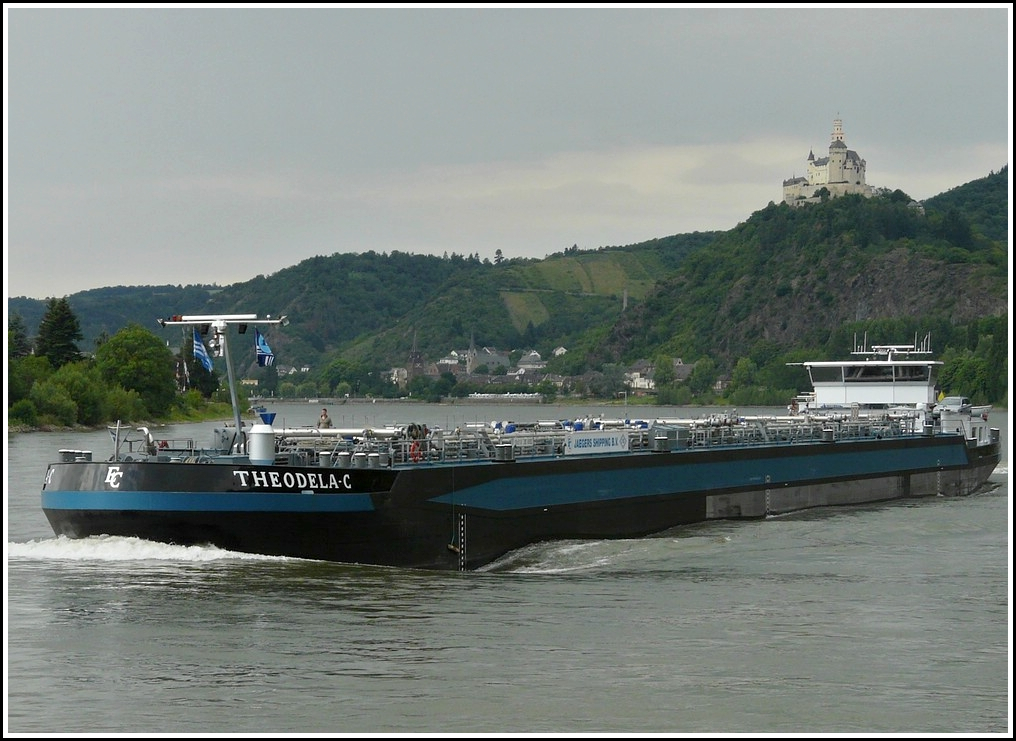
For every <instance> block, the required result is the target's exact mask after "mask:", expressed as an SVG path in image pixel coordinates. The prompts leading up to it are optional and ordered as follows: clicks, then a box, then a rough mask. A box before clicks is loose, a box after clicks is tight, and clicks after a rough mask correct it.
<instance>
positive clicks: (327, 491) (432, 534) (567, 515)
mask: <svg viewBox="0 0 1016 741" xmlns="http://www.w3.org/2000/svg"><path fill="white" fill-rule="evenodd" d="M998 461H999V444H998V441H997V439H995V440H994V441H993V442H991V443H990V444H983V445H973V444H971V441H969V440H966V439H964V438H963V437H961V436H958V435H936V436H920V435H915V436H911V437H900V438H897V439H891V440H890V439H874V438H873V439H866V440H852V441H836V442H832V441H829V442H808V443H795V444H784V443H772V444H766V445H755V446H744V447H738V446H731V447H718V448H707V449H683V450H666V451H660V452H655V451H640V452H626V453H616V454H604V455H588V456H565V455H547V456H542V457H533V458H527V459H519V460H514V459H511V460H504V461H499V460H484V461H473V462H444V463H434V464H431V463H427V462H424V463H421V464H419V465H412V466H410V465H406V466H391V467H384V468H362V469H339V468H322V467H315V466H302V467H300V466H273V465H269V466H255V465H250V463H249V461H248V462H243V461H240V460H238V461H237V462H235V463H234V462H228V463H198V462H192V463H191V462H174V463H155V462H131V461H109V462H91V461H70V462H61V463H54V464H51V465H50V467H49V470H48V472H47V476H46V482H45V486H44V488H43V493H42V505H43V510H44V512H45V514H46V517H47V518H48V519H49V522H50V524H51V525H52V527H53V530H54V532H55V533H56V534H58V535H66V536H69V537H74V538H81V537H88V536H92V535H100V534H105V535H121V536H135V537H139V538H143V539H147V540H154V541H160V542H167V543H175V544H180V545H194V544H209V545H215V546H218V547H220V548H224V549H228V550H234V551H240V552H250V553H258V554H265V555H276V556H290V557H298V558H308V559H318V560H327V561H339V562H346V563H359V564H375V565H385V566H400V567H417V568H427V569H441V570H450V569H454V570H467V569H475V568H479V567H481V566H484V565H487V564H489V563H491V562H492V561H494V560H496V559H498V558H499V557H501V556H503V555H505V554H506V553H508V552H510V551H512V550H514V549H517V548H519V547H522V546H525V545H527V544H530V543H535V542H540V541H547V540H557V539H585V538H633V537H643V536H647V535H653V534H657V533H660V532H663V531H665V530H668V529H670V528H673V527H675V526H679V525H686V524H691V523H698V522H704V521H708V520H715V519H736V518H763V517H766V516H768V515H774V514H783V513H787V512H794V511H799V510H805V509H810V508H815V507H834V506H845V505H855V504H865V503H872V502H883V501H889V500H894V499H903V498H916V497H929V496H962V495H967V494H970V493H972V492H974V491H976V490H977V489H978V488H979V487H981V486H982V485H983V484H984V483H985V482H986V481H987V479H988V477H989V476H990V475H991V473H992V471H993V470H994V468H995V466H996V465H997V463H998Z"/></svg>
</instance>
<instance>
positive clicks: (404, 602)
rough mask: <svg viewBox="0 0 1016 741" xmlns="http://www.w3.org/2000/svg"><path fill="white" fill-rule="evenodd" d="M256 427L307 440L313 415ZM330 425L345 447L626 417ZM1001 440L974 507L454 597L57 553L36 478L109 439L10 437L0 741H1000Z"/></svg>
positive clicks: (587, 567)
mask: <svg viewBox="0 0 1016 741" xmlns="http://www.w3.org/2000/svg"><path fill="white" fill-rule="evenodd" d="M273 410H275V411H277V412H278V414H279V416H278V418H277V420H276V424H277V425H282V424H287V425H296V424H304V423H312V422H313V421H314V420H316V418H317V414H318V413H319V412H320V405H297V404H278V405H275V406H274V407H273ZM329 411H330V413H331V416H332V419H333V420H334V421H335V424H336V426H345V425H347V424H348V425H350V426H355V425H359V424H363V426H371V425H380V424H383V423H387V422H392V421H395V420H401V421H408V420H410V419H416V420H417V421H421V422H424V421H426V422H428V423H429V424H430V426H432V427H433V426H434V425H435V424H437V425H443V426H446V427H451V426H453V425H454V424H459V423H463V422H471V421H489V420H491V419H531V418H542V419H552V418H566V417H568V418H574V417H576V416H582V415H583V414H584V413H585V412H587V411H588V412H589V413H591V414H598V413H601V412H604V413H606V414H607V415H609V416H631V417H634V416H636V410H635V409H634V408H632V409H630V410H629V414H628V415H625V414H624V411H623V410H619V409H616V408H615V409H608V410H603V409H589V410H585V409H583V410H578V409H576V408H573V407H549V406H536V407H521V406H510V407H508V406H505V405H500V406H494V407H478V406H471V405H448V406H443V405H442V406H434V405H426V406H418V405H412V406H408V407H407V406H406V405H396V404H377V405H347V406H331V407H329ZM637 413H638V414H639V415H640V416H645V417H652V416H656V415H657V414H659V415H660V416H679V415H680V414H682V413H683V414H684V415H685V416H687V415H692V416H697V415H698V414H702V413H704V412H703V411H702V410H693V409H686V410H680V411H678V410H674V409H673V408H668V409H657V408H653V409H650V410H644V409H641V408H640V409H639V410H638V412H637ZM991 424H992V426H996V427H999V428H1000V429H1001V430H1002V435H1003V444H1004V452H1003V458H1004V460H1003V462H1002V464H1001V465H1000V466H999V467H998V469H996V471H995V474H994V475H993V476H992V479H991V485H990V486H988V487H986V488H985V489H984V490H983V491H982V492H980V493H978V494H976V495H974V496H971V497H965V498H962V499H933V500H921V501H914V502H904V503H895V504H890V505H885V506H877V507H875V506H873V507H858V508H848V509H836V510H826V511H822V512H818V513H816V512H812V513H807V514H803V515H794V516H788V517H780V518H774V519H769V520H765V521H749V522H732V523H710V524H706V525H696V526H691V527H685V528H680V529H677V530H674V531H672V532H670V533H668V534H666V535H665V536H662V537H658V538H651V539H643V540H620V541H592V542H562V543H555V544H546V545H540V546H535V547H531V548H527V549H524V550H522V551H519V552H516V553H513V554H511V555H510V556H508V557H507V558H505V559H503V560H501V561H500V562H498V563H496V564H494V565H492V566H491V567H489V568H487V569H485V570H484V571H481V572H474V573H466V574H458V573H435V572H421V571H412V570H402V569H388V568H373V567H360V566H346V565H341V564H329V563H320V562H308V561H300V560H293V559H276V558H263V557H254V556H245V555H240V554H236V553H229V552H223V551H218V550H214V549H209V548H180V547H172V546H165V545H159V544H155V543H148V542H143V541H135V540H131V539H125V538H95V539H88V540H83V541H70V540H66V539H58V538H54V537H53V535H52V531H51V530H50V528H49V525H48V523H47V522H46V519H45V517H44V516H43V514H42V512H41V509H40V507H39V491H40V487H41V482H42V478H43V475H44V473H45V469H46V464H47V463H48V462H49V461H50V460H52V459H54V458H55V457H56V451H57V450H58V449H60V448H76V449H90V450H93V451H94V452H95V455H96V456H97V457H104V456H106V455H108V453H109V450H110V443H109V437H108V435H107V434H106V433H105V432H104V431H103V432H96V433H30V434H21V435H19V434H8V439H7V443H8V451H7V466H8V468H7V470H8V474H7V482H8V488H7V510H6V519H5V524H6V526H7V541H6V543H7V546H6V570H7V573H6V577H7V578H6V585H7V593H6V607H7V609H6V611H5V619H6V628H7V632H6V638H7V646H6V649H7V650H6V653H5V657H6V663H7V667H6V668H7V675H6V690H7V702H6V705H5V707H6V721H5V722H6V725H5V729H4V730H5V733H6V732H7V731H9V732H11V733H13V734H53V733H96V734H105V733H274V732H303V733H310V732H322V733H325V732H335V733H369V732H376V733H405V732H419V733H567V732H576V733H593V732H605V733H607V732H616V733H625V732H641V733H652V732H660V733H667V732H685V733H838V732H843V733H919V734H930V733H973V734H978V735H982V734H1005V735H1009V736H1011V730H1012V723H1011V721H1012V716H1011V701H1010V698H1011V695H1010V690H1011V659H1010V624H1011V623H1010V615H1011V608H1010V565H1011V553H1010V529H1011V524H1010V523H1011V506H1010V497H1009V473H1008V450H1009V442H1008V439H1009V422H1008V415H1007V414H1006V413H1004V412H1002V413H998V412H993V413H992V418H991ZM214 426H216V425H215V424H214V423H206V424H200V425H182V426H179V427H178V428H176V429H177V430H178V431H180V432H181V433H186V434H187V435H189V436H193V437H196V438H198V439H201V437H202V435H204V434H206V433H207V432H208V431H210V430H211V428H212V427H214Z"/></svg>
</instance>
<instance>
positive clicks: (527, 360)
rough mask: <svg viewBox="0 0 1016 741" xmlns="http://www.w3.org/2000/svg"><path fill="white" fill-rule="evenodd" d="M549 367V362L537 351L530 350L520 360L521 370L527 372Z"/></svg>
mask: <svg viewBox="0 0 1016 741" xmlns="http://www.w3.org/2000/svg"><path fill="white" fill-rule="evenodd" d="M546 367H547V361H546V360H544V359H543V358H542V357H540V353H538V352H536V350H530V351H529V352H527V353H526V354H525V355H523V356H522V357H521V358H519V368H524V369H526V370H540V369H541V368H546Z"/></svg>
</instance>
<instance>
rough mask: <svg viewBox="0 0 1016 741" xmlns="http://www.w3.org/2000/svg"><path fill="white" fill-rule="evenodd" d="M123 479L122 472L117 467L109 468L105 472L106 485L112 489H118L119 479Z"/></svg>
mask: <svg viewBox="0 0 1016 741" xmlns="http://www.w3.org/2000/svg"><path fill="white" fill-rule="evenodd" d="M122 478H123V471H121V470H120V467H119V466H110V467H109V470H108V471H106V483H107V484H109V485H110V486H111V487H113V488H114V489H119V488H120V479H122Z"/></svg>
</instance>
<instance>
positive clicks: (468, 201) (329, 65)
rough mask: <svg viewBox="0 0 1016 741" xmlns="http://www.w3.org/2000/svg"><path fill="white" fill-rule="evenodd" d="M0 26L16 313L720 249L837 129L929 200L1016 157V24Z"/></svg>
mask: <svg viewBox="0 0 1016 741" xmlns="http://www.w3.org/2000/svg"><path fill="white" fill-rule="evenodd" d="M4 32H5V45H4V49H5V55H6V59H5V70H6V72H7V76H8V77H7V81H6V85H5V108H4V111H5V157H4V160H5V168H6V173H5V175H6V178H7V180H6V182H5V201H6V203H5V209H6V214H5V215H6V218H5V220H4V223H5V245H6V249H5V251H4V252H5V260H6V265H5V268H6V269H5V282H6V289H7V295H8V296H30V297H34V298H44V297H49V296H56V297H60V296H65V295H69V294H72V293H75V292H78V291H82V290H87V289H90V288H98V287H104V286H116V285H150V284H166V283H169V284H190V283H218V284H220V285H226V284H231V283H235V282H238V281H244V280H248V279H250V278H253V277H255V276H256V275H259V274H264V275H268V274H271V273H274V272H277V271H278V270H281V269H283V268H286V267H289V266H291V265H295V264H296V263H298V262H299V261H301V260H303V259H305V258H308V257H312V256H314V255H330V254H332V253H335V252H365V251H368V250H375V251H377V252H392V251H396V250H399V251H403V252H413V253H427V254H436V255H442V254H446V253H447V254H449V255H450V254H453V253H457V254H460V255H469V254H473V253H479V255H480V257H481V259H482V258H491V259H492V258H493V256H494V251H495V250H497V249H501V250H502V252H503V253H504V255H505V256H506V257H520V256H521V257H539V258H542V257H544V256H546V255H548V254H550V253H553V252H558V251H561V250H564V249H566V248H568V247H571V246H572V245H573V244H575V245H578V246H579V247H580V248H582V249H589V248H596V247H600V246H609V245H619V244H632V243H635V242H641V241H644V240H647V239H653V238H656V237H663V236H668V235H671V234H680V233H686V232H692V231H702V230H713V229H721V230H726V229H731V228H733V227H734V226H736V225H737V224H738V223H739V222H742V221H744V220H746V219H747V218H749V217H750V216H751V214H752V213H753V212H755V211H757V210H759V209H761V208H764V207H765V206H766V205H767V204H768V203H769V202H770V201H776V202H778V201H779V200H780V199H781V197H782V190H781V186H782V181H783V180H784V179H785V178H789V177H792V176H794V175H801V174H804V172H805V170H806V158H807V156H808V152H809V150H813V151H814V152H815V155H816V156H818V157H821V156H825V155H826V154H827V153H828V146H829V140H830V133H831V132H832V122H833V119H834V118H836V117H840V118H842V120H843V127H844V131H845V134H846V143H847V146H848V147H849V148H851V149H853V150H855V151H857V153H858V154H859V155H860V156H861V157H862V158H864V159H865V160H867V165H868V169H867V180H868V183H869V184H871V185H873V186H876V187H889V188H894V189H895V188H900V189H902V190H904V191H905V192H907V193H909V194H910V195H911V196H913V197H914V198H918V199H922V198H927V197H930V196H933V195H936V194H938V193H940V192H942V191H945V190H948V189H949V188H952V187H955V186H957V185H962V184H963V183H966V182H969V181H971V180H974V179H977V178H980V177H984V176H985V175H987V174H988V173H989V172H991V171H993V170H994V171H997V170H999V169H1000V168H1001V167H1002V166H1004V165H1006V164H1008V162H1009V150H1010V145H1011V140H1012V138H1011V132H1012V124H1011V98H1010V90H1011V70H1012V56H1011V36H1012V16H1011V5H1009V4H998V5H990V6H968V5H963V6H956V7H954V8H949V7H947V6H930V7H924V8H921V7H916V6H904V7H898V8H894V9H893V8H878V7H862V6H841V7H825V8H817V7H816V8H806V7H804V8H802V7H800V6H791V7H788V8H778V7H772V8H765V7H761V6H758V7H741V8H728V7H717V8H709V7H699V8H694V7H680V6H671V7H666V6H656V7H641V8H632V9H629V8H627V7H621V8H610V7H607V6H601V7H593V6H587V7H578V8H572V7H566V8H552V7H542V8H519V7H516V8H502V9H497V8H492V7H476V8H472V9H469V8H437V7H433V8H424V7H417V8H359V9H357V8H342V7H331V8H327V7H316V8H302V9H300V8H297V9H293V8H290V7H286V8H272V7H247V8H239V9H234V8H218V9H214V8H213V9H203V8H173V9H170V8H145V7H139V8H133V9H132V8H105V9H104V8H84V9H78V8H74V7H67V8H46V7H32V6H20V7H19V6H18V5H14V6H5V7H4ZM171 309H172V307H167V311H169V310H171Z"/></svg>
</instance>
